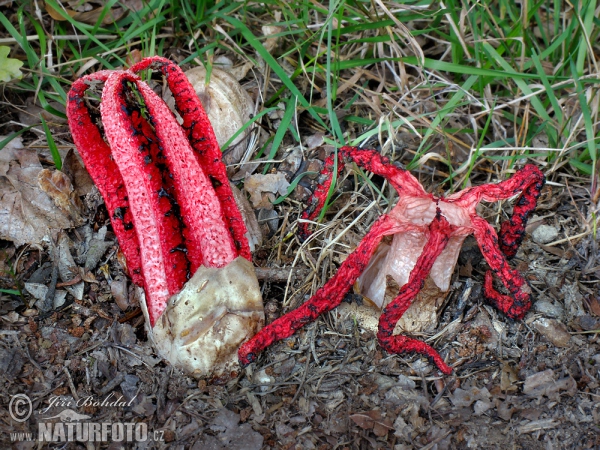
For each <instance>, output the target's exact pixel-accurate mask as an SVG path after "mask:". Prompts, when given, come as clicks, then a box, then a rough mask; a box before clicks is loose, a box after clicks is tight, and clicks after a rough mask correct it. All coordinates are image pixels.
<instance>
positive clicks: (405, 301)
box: [377, 209, 453, 375]
mask: <svg viewBox="0 0 600 450" xmlns="http://www.w3.org/2000/svg"><path fill="white" fill-rule="evenodd" d="M452 228H453V227H452V226H451V225H450V224H449V223H448V221H447V220H446V219H445V218H444V216H443V215H442V214H441V211H440V210H439V209H438V210H437V214H436V217H435V218H434V219H433V221H432V222H431V225H430V226H429V239H428V241H427V243H426V244H425V248H424V249H423V253H421V255H420V256H419V259H417V263H416V265H415V267H414V269H413V270H412V271H411V273H410V276H409V279H408V283H406V284H405V285H404V286H402V288H401V289H400V293H399V294H398V296H397V297H396V298H395V299H394V300H393V301H392V302H391V303H390V304H388V305H387V306H386V308H385V309H384V310H383V313H382V314H381V316H380V318H379V331H378V333H377V339H379V343H380V344H381V346H382V347H383V348H384V349H385V350H387V351H388V352H389V353H406V352H415V353H420V354H422V355H425V356H427V357H428V358H430V359H431V360H433V362H434V363H435V365H436V366H437V367H438V368H439V369H440V370H441V371H442V372H443V373H444V374H446V375H449V374H451V373H452V369H451V368H450V367H449V366H448V365H447V364H446V363H445V362H444V360H443V359H442V358H441V356H440V355H439V353H438V352H436V351H435V350H434V349H433V347H431V346H430V345H428V344H426V343H425V342H422V341H419V340H418V339H414V338H410V337H407V336H403V335H396V336H394V335H393V333H394V328H395V327H396V324H397V323H398V321H399V320H400V318H401V317H402V315H403V314H404V313H405V312H406V310H407V309H408V307H409V306H410V305H411V303H412V302H413V300H414V299H415V297H416V296H417V294H418V293H419V291H420V290H421V288H422V287H423V285H424V283H425V279H426V278H427V275H429V272H430V271H431V268H432V267H433V264H434V263H435V261H436V259H437V257H438V256H439V255H440V254H441V253H442V251H443V250H444V248H446V245H447V244H448V241H449V239H450V235H451V231H452Z"/></svg>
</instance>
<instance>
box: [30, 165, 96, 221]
mask: <svg viewBox="0 0 600 450" xmlns="http://www.w3.org/2000/svg"><path fill="white" fill-rule="evenodd" d="M37 179H38V185H39V187H40V188H41V189H42V191H44V192H45V193H46V194H47V195H48V197H50V198H51V199H52V201H53V202H54V204H55V205H56V206H57V207H58V208H60V209H61V210H62V211H63V212H65V213H66V214H67V215H68V216H69V217H70V218H71V220H72V221H73V224H74V225H81V224H83V222H84V220H83V217H82V216H81V210H82V207H83V206H82V204H81V201H80V200H79V196H78V195H77V193H76V192H75V190H74V189H73V185H72V184H71V180H69V177H67V176H66V175H65V174H64V173H63V172H61V171H60V170H48V169H42V170H40V171H39V173H38V176H37Z"/></svg>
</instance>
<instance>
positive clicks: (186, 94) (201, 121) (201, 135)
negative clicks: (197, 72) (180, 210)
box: [130, 56, 252, 261]
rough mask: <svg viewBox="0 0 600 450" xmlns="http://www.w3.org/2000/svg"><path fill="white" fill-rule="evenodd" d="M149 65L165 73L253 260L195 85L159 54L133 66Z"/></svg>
mask: <svg viewBox="0 0 600 450" xmlns="http://www.w3.org/2000/svg"><path fill="white" fill-rule="evenodd" d="M150 68H157V69H158V70H160V71H161V72H162V74H163V75H164V76H165V78H166V80H167V84H168V86H169V89H170V90H171V92H172V93H173V98H174V99H175V107H176V109H177V112H178V113H179V114H180V115H181V117H182V118H183V124H182V125H181V127H182V128H183V129H184V130H185V132H186V133H187V140H188V142H189V143H190V144H191V146H192V148H193V149H194V152H195V156H196V158H197V159H198V164H199V165H200V166H201V167H202V169H203V171H204V173H206V175H207V176H208V178H209V179H210V180H211V183H212V185H213V188H214V191H215V192H216V194H217V197H218V199H219V201H220V203H221V208H222V210H223V212H224V217H225V221H226V223H227V227H228V228H229V232H230V234H231V235H232V236H233V240H234V243H235V245H236V248H237V250H238V252H239V254H240V256H243V257H244V258H246V259H248V260H249V261H251V260H252V255H251V254H250V247H249V246H248V240H247V239H246V237H245V234H246V226H245V224H244V221H243V219H242V215H241V213H240V211H239V209H238V207H237V204H236V203H235V198H234V197H233V192H232V191H231V186H230V184H229V179H228V178H227V171H226V168H225V165H224V164H223V163H222V161H221V150H220V149H219V144H218V143H217V138H216V137H215V134H214V132H213V129H212V126H211V124H210V121H209V119H208V115H207V114H206V112H205V111H204V108H203V107H202V104H201V103H200V100H199V99H198V96H197V95H196V92H195V91H194V88H193V87H192V85H191V84H190V83H189V81H188V79H187V77H186V76H185V74H184V73H183V71H182V70H181V69H180V68H179V66H178V65H177V64H175V63H174V62H172V61H170V60H168V59H166V58H161V57H159V56H155V57H152V58H146V59H144V60H143V61H141V62H139V63H137V64H135V65H133V66H132V67H131V69H130V70H131V71H132V72H134V73H137V72H140V71H142V70H145V69H150Z"/></svg>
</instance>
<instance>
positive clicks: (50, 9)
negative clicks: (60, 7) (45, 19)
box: [46, 2, 77, 22]
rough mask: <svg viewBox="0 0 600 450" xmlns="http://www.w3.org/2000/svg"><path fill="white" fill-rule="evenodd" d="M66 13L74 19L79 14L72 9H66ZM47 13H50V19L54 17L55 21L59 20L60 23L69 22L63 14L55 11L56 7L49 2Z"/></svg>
mask: <svg viewBox="0 0 600 450" xmlns="http://www.w3.org/2000/svg"><path fill="white" fill-rule="evenodd" d="M64 11H65V12H66V13H67V14H68V15H69V16H71V17H74V16H75V15H76V14H77V11H73V10H72V9H68V8H65V9H64ZM46 12H47V13H48V15H49V16H50V17H52V18H53V19H54V20H57V21H59V22H62V21H64V20H67V19H65V18H64V17H63V14H61V13H60V12H58V11H57V10H56V9H54V7H53V6H51V5H50V4H49V3H48V2H46Z"/></svg>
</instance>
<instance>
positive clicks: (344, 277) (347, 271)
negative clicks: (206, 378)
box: [238, 216, 395, 366]
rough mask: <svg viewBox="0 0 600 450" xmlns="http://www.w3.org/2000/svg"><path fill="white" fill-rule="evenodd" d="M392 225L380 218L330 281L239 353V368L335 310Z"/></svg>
mask: <svg viewBox="0 0 600 450" xmlns="http://www.w3.org/2000/svg"><path fill="white" fill-rule="evenodd" d="M394 226H395V224H394V221H393V220H392V219H390V218H389V217H387V216H383V217H381V218H379V219H378V220H377V221H376V222H375V223H374V224H373V226H372V227H371V229H370V231H369V233H368V234H367V235H366V236H365V238H364V239H363V240H362V241H361V242H360V244H359V246H358V247H357V248H356V250H355V251H354V252H353V253H352V254H350V255H349V256H348V258H346V260H345V261H344V262H343V263H342V265H341V266H340V268H339V270H338V271H337V273H336V274H335V275H334V276H333V278H332V279H331V280H330V281H329V282H328V283H327V284H326V285H325V286H323V287H322V288H321V289H319V290H318V291H317V292H316V293H315V295H314V296H313V297H312V298H311V299H310V300H308V301H307V302H306V303H304V304H303V305H302V306H300V307H298V308H297V309H295V310H294V311H292V312H290V313H288V314H286V315H285V316H282V317H280V318H279V319H277V320H275V321H274V322H272V323H271V324H269V325H267V326H266V327H265V328H263V329H262V330H261V331H259V332H258V334H257V335H256V336H254V337H253V338H252V339H250V340H249V341H247V342H245V343H244V344H243V345H242V346H241V347H240V350H239V352H238V356H239V359H240V364H241V365H242V366H245V365H247V364H250V363H251V362H253V361H254V360H255V359H256V357H257V356H258V354H259V353H260V352H262V351H263V350H264V349H265V348H267V347H268V346H270V345H271V344H273V343H274V342H277V341H280V340H281V339H285V338H287V337H289V336H291V335H292V334H294V333H295V332H296V331H297V330H299V329H300V328H302V327H303V326H304V325H306V324H308V323H310V322H313V321H314V320H315V319H316V318H317V317H319V316H320V315H321V314H323V313H325V312H327V311H331V310H332V309H333V308H335V307H336V306H338V305H339V304H340V303H341V301H342V300H343V298H344V296H345V295H346V293H347V292H348V290H350V288H351V287H352V285H353V284H354V282H355V281H356V279H357V278H358V277H359V275H360V274H361V273H362V272H363V271H364V270H365V267H366V266H367V264H368V263H369V260H370V259H371V257H372V256H373V252H375V249H376V248H377V246H378V245H379V243H380V242H381V239H382V237H383V236H385V235H387V234H390V233H391V232H393V228H394Z"/></svg>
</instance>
